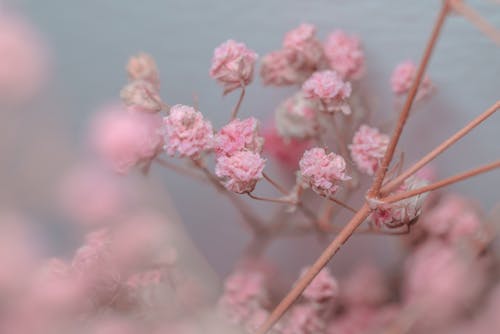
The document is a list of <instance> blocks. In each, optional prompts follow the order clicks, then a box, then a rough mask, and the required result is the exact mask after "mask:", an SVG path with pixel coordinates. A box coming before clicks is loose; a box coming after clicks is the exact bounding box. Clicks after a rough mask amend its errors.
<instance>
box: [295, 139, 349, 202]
mask: <svg viewBox="0 0 500 334" xmlns="http://www.w3.org/2000/svg"><path fill="white" fill-rule="evenodd" d="M299 166H300V173H301V178H302V181H303V182H304V183H305V185H307V186H310V187H311V188H312V190H313V191H314V192H316V193H317V194H319V195H321V196H324V197H331V196H333V195H334V194H335V192H336V191H337V189H338V187H339V185H338V184H339V182H340V181H347V180H350V179H351V177H350V176H347V175H346V164H345V160H344V158H342V156H340V155H337V154H335V153H329V154H326V151H325V149H323V148H319V147H315V148H312V149H310V150H307V151H305V152H304V155H303V156H302V159H301V160H300V162H299Z"/></svg>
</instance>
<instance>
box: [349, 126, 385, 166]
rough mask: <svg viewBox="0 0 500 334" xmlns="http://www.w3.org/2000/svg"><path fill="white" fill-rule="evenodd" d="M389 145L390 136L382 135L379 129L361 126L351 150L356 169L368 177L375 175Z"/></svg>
mask: <svg viewBox="0 0 500 334" xmlns="http://www.w3.org/2000/svg"><path fill="white" fill-rule="evenodd" d="M388 145H389V136H387V135H385V134H383V133H380V132H379V130H378V129H377V128H372V127H369V126H367V125H361V127H360V128H359V129H358V131H356V133H355V134H354V137H353V138H352V144H351V145H349V149H350V150H351V157H352V159H353V161H354V163H355V164H356V167H358V169H359V170H360V171H362V172H364V173H366V174H368V175H374V174H375V171H376V170H377V168H378V167H379V164H380V160H381V159H382V158H383V157H384V154H385V151H386V150H387V146H388Z"/></svg>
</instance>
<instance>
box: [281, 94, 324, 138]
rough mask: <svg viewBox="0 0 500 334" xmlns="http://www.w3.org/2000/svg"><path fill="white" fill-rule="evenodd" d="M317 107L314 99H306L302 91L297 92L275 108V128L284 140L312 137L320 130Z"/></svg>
mask: <svg viewBox="0 0 500 334" xmlns="http://www.w3.org/2000/svg"><path fill="white" fill-rule="evenodd" d="M318 109H319V106H318V103H317V102H316V101H313V100H310V99H306V98H305V97H304V93H302V92H298V93H296V94H294V95H293V96H291V97H289V98H288V99H286V100H285V101H284V102H282V103H281V104H280V105H279V106H278V108H277V109H276V112H275V114H274V115H275V117H274V121H275V124H276V130H278V133H279V134H280V136H282V137H283V138H285V139H286V140H289V139H291V138H296V139H299V140H304V139H311V138H314V137H315V136H317V135H318V132H319V131H320V125H319V120H318V115H317V113H318Z"/></svg>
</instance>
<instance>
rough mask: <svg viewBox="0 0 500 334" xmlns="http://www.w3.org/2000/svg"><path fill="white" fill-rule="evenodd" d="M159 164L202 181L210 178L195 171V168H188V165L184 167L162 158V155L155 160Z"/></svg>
mask: <svg viewBox="0 0 500 334" xmlns="http://www.w3.org/2000/svg"><path fill="white" fill-rule="evenodd" d="M154 161H155V162H156V163H157V164H158V165H160V166H162V167H164V168H167V169H170V170H172V171H174V172H176V173H179V174H182V175H185V176H189V177H191V178H193V179H197V180H200V181H203V182H207V181H208V180H207V179H206V178H205V177H204V176H203V175H201V174H199V173H197V172H195V171H194V170H191V169H188V168H186V167H183V166H178V165H176V164H174V163H171V162H170V161H167V160H165V159H162V158H160V157H156V158H155V160H154Z"/></svg>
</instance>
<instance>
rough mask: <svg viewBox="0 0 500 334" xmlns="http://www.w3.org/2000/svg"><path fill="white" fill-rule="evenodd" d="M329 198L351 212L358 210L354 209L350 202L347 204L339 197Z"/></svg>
mask: <svg viewBox="0 0 500 334" xmlns="http://www.w3.org/2000/svg"><path fill="white" fill-rule="evenodd" d="M328 199H329V200H330V201H332V202H334V203H336V204H338V205H340V206H341V207H343V208H345V209H347V210H349V211H351V212H354V213H356V212H358V210H356V209H354V208H353V207H352V206H349V204H346V203H344V202H342V201H341V200H338V199H336V198H333V197H328Z"/></svg>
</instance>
